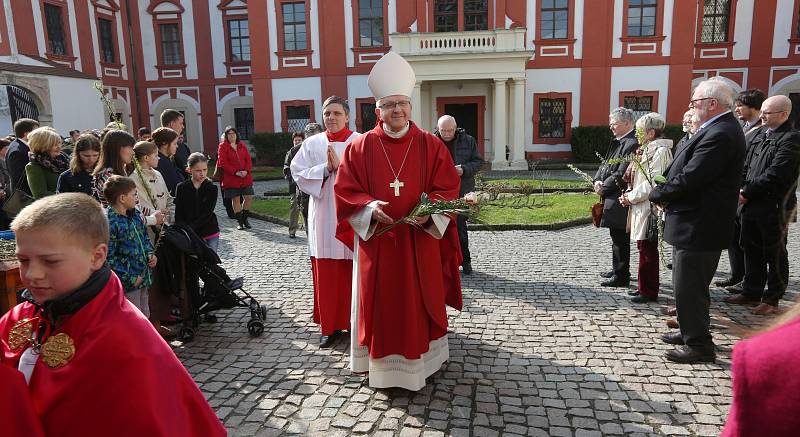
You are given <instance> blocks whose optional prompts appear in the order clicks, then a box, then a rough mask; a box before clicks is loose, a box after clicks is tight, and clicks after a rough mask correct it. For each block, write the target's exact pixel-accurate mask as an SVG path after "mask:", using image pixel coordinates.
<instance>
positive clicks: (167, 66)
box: [155, 64, 186, 70]
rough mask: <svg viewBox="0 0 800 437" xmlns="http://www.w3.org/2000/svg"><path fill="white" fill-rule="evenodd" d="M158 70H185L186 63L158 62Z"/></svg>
mask: <svg viewBox="0 0 800 437" xmlns="http://www.w3.org/2000/svg"><path fill="white" fill-rule="evenodd" d="M155 67H156V69H157V70H185V69H186V64H156V65H155Z"/></svg>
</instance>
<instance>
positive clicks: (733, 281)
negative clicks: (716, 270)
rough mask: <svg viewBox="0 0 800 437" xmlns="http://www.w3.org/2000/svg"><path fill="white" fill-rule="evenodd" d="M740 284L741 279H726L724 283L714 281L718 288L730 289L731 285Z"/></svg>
mask: <svg viewBox="0 0 800 437" xmlns="http://www.w3.org/2000/svg"><path fill="white" fill-rule="evenodd" d="M740 282H742V280H741V279H735V278H728V279H725V280H724V281H714V285H715V286H717V287H722V288H726V287H730V286H731V285H736V284H738V283H740Z"/></svg>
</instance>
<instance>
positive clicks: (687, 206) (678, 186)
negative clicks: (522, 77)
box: [650, 113, 745, 251]
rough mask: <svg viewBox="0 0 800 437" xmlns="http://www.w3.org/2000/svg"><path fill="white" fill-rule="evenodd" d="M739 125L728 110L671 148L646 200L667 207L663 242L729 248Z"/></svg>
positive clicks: (740, 160)
mask: <svg viewBox="0 0 800 437" xmlns="http://www.w3.org/2000/svg"><path fill="white" fill-rule="evenodd" d="M744 153H745V139H744V133H742V126H741V125H740V124H739V122H738V121H736V118H734V116H733V114H732V113H727V114H725V115H723V116H721V117H720V118H718V119H716V120H714V122H713V123H711V124H710V125H708V126H706V127H705V128H704V129H701V130H700V131H698V132H697V133H696V134H695V135H694V136H693V137H692V139H691V140H689V141H687V142H686V143H684V144H683V145H682V147H681V148H680V149H678V150H677V151H676V152H675V157H674V159H673V160H672V163H671V164H670V165H669V167H667V171H666V174H665V175H664V177H665V178H666V179H667V182H666V183H664V184H662V185H657V186H656V187H655V188H653V191H651V192H650V201H651V202H654V203H658V204H662V205H666V211H667V214H666V223H665V225H664V240H665V241H666V242H667V243H669V244H671V245H673V246H675V247H677V248H679V249H688V250H698V251H701V250H702V251H706V250H708V251H711V250H722V249H725V248H727V247H728V246H729V244H730V239H731V236H732V235H733V223H734V219H735V218H736V205H737V204H738V202H739V200H738V199H739V187H740V186H741V181H742V167H743V165H744Z"/></svg>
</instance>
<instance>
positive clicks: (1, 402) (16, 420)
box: [0, 364, 44, 437]
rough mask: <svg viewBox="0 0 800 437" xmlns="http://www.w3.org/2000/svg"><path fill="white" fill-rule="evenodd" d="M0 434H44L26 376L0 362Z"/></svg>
mask: <svg viewBox="0 0 800 437" xmlns="http://www.w3.org/2000/svg"><path fill="white" fill-rule="evenodd" d="M0 435H2V436H4V437H39V436H44V433H43V432H42V424H41V423H39V418H38V417H36V413H35V412H34V411H33V404H32V403H31V397H30V395H29V394H28V386H27V385H25V378H24V377H23V376H22V373H20V372H19V371H18V370H16V369H13V368H11V367H8V366H4V365H2V364H0Z"/></svg>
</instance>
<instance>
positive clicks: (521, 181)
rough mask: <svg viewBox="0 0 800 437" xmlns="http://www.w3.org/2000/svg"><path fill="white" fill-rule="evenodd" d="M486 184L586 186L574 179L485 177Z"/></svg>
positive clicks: (554, 186)
mask: <svg viewBox="0 0 800 437" xmlns="http://www.w3.org/2000/svg"><path fill="white" fill-rule="evenodd" d="M483 182H484V183H485V184H487V185H495V186H508V187H519V186H522V185H526V186H531V187H536V188H537V189H538V188H586V189H587V190H588V189H589V187H588V186H587V184H586V183H585V182H583V181H579V180H574V179H485V180H484V181H483Z"/></svg>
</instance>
